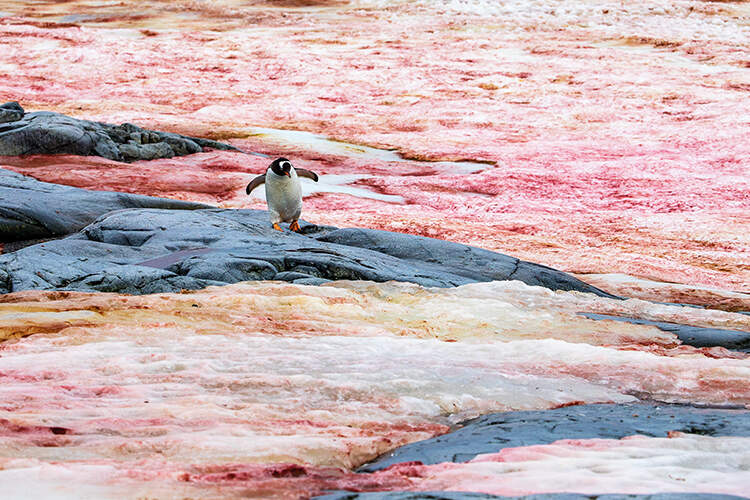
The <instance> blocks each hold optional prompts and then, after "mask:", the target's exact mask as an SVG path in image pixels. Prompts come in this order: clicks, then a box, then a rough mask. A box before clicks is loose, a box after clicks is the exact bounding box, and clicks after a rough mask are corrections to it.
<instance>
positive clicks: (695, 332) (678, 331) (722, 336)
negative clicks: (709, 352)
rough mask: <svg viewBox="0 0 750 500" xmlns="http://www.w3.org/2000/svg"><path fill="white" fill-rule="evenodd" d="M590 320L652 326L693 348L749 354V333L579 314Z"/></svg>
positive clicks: (602, 315) (607, 315) (606, 315)
mask: <svg viewBox="0 0 750 500" xmlns="http://www.w3.org/2000/svg"><path fill="white" fill-rule="evenodd" d="M581 314H582V315H583V316H585V317H587V318H591V319H605V320H606V319H609V320H614V321H624V322H627V323H632V324H634V325H652V326H655V327H656V328H658V329H660V330H663V331H665V332H671V333H674V334H675V335H677V337H678V338H679V339H680V340H681V341H683V342H684V343H686V344H689V345H692V346H695V347H714V346H723V347H726V348H727V349H733V350H736V351H743V352H750V332H743V331H740V330H724V329H721V328H701V327H699V326H690V325H681V324H679V323H669V322H665V321H649V320H647V319H639V318H626V317H622V316H614V315H612V314H593V313H581Z"/></svg>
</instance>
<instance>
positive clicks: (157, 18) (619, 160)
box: [0, 0, 750, 291]
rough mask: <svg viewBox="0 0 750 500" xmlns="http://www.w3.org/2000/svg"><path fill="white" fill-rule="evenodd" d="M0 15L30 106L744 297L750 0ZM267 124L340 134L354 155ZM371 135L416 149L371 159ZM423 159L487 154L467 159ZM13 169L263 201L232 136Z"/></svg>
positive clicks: (363, 3)
mask: <svg viewBox="0 0 750 500" xmlns="http://www.w3.org/2000/svg"><path fill="white" fill-rule="evenodd" d="M3 9H4V10H5V11H7V12H8V13H9V14H10V16H8V17H4V18H0V33H2V37H0V44H1V45H2V50H0V68H2V70H4V71H5V72H6V73H7V74H12V75H13V78H11V79H7V80H6V81H4V83H3V85H2V87H0V94H2V95H5V96H7V98H8V99H14V100H19V101H21V103H22V104H23V105H24V106H25V107H26V108H28V109H30V110H33V109H50V110H55V111H61V112H66V113H69V114H73V115H75V116H78V117H82V118H88V119H98V120H105V121H109V122H123V121H131V122H134V123H137V124H139V125H142V126H147V127H151V128H159V129H166V130H170V131H175V132H182V133H187V134H190V135H201V136H210V137H213V138H218V139H225V140H229V141H230V142H232V143H233V144H235V145H238V146H241V147H246V148H248V149H257V150H261V151H263V152H266V153H269V154H272V155H273V154H284V155H287V156H289V157H291V158H292V160H293V161H298V162H300V163H301V164H302V165H303V166H306V167H308V168H311V169H314V170H316V171H319V172H321V173H323V174H324V175H342V176H350V177H342V179H350V180H349V181H346V182H350V183H354V186H351V185H350V186H347V188H351V189H346V190H342V189H339V191H341V192H339V193H337V192H336V190H335V189H329V190H328V192H317V193H315V195H314V196H312V197H310V198H309V199H308V200H307V201H306V208H305V216H306V217H307V218H308V219H309V220H311V221H313V222H321V223H329V224H337V225H360V226H367V227H374V228H380V229H389V230H395V231H404V232H411V233H416V234H421V235H425V236H433V237H438V238H444V239H449V240H454V241H460V242H463V243H470V244H476V245H479V246H482V247H485V248H489V249H493V250H499V251H504V252H507V253H511V254H513V255H516V256H519V257H521V258H524V259H527V260H532V261H536V262H541V263H544V264H548V265H551V266H553V267H557V268H560V269H563V270H567V271H573V272H579V273H623V274H628V275H632V276H640V277H644V278H648V279H652V280H657V281H670V282H678V283H687V284H692V285H703V286H712V287H718V288H724V289H729V290H738V291H742V290H743V289H744V288H746V286H747V283H748V282H750V274H749V273H750V271H749V270H748V269H747V266H746V261H747V255H748V253H749V252H750V241H749V240H748V236H747V235H748V227H750V219H749V218H748V215H747V214H748V213H750V197H749V196H748V192H750V184H749V183H750V175H748V172H749V171H750V168H749V167H750V165H748V160H747V159H748V158H750V140H748V139H749V138H750V122H748V121H747V120H746V119H744V118H743V117H746V116H750V108H749V106H750V104H749V103H750V100H749V99H748V98H747V97H748V93H747V92H748V90H747V89H748V88H750V86H749V85H750V68H749V67H748V61H747V56H746V54H747V53H749V52H750V11H749V10H748V8H747V6H746V5H745V4H742V3H739V4H737V3H722V4H713V3H711V4H706V3H702V2H698V3H696V2H683V1H667V2H663V1H658V2H657V1H645V2H638V3H637V4H628V5H623V4H622V3H621V2H612V1H611V0H595V1H593V2H586V3H585V4H580V2H574V1H572V0H544V1H523V2H522V1H512V2H503V3H502V4H498V3H497V2H488V1H478V2H462V1H453V2H450V1H442V0H421V1H417V2H399V1H393V2H385V1H375V0H372V1H371V0H360V1H356V0H355V1H353V2H325V3H322V4H320V3H315V5H308V4H307V3H304V2H303V4H297V3H295V2H291V3H289V4H284V5H283V6H281V7H279V6H278V4H277V3H268V2H262V1H259V2H251V3H243V4H241V5H240V4H237V3H235V2H229V1H227V2H213V3H212V5H211V6H210V7H209V6H207V5H203V4H201V6H196V5H195V4H194V3H191V2H152V3H150V4H149V5H139V7H138V12H137V15H134V14H133V12H132V8H131V7H127V6H122V5H120V6H118V5H111V6H108V7H107V8H106V12H102V11H101V9H102V7H101V6H99V5H98V4H94V3H92V2H90V1H86V0H85V1H73V2H52V3H40V4H34V5H33V6H29V5H28V4H26V3H22V2H6V3H5V6H4V7H3ZM365 23H366V24H365ZM364 26H367V29H363V27H364ZM657 75H658V76H657ZM258 127H267V129H265V130H266V133H264V132H262V131H261V130H260V129H259V128H258ZM270 129H284V130H303V131H308V132H312V133H314V134H321V135H323V136H325V137H329V138H332V139H336V140H340V141H346V143H348V145H349V152H350V154H346V153H345V152H342V151H341V150H339V151H333V150H332V149H330V148H322V146H321V145H320V144H319V143H305V142H304V141H303V143H299V142H298V139H290V140H288V141H286V142H284V141H283V140H282V141H280V140H279V139H278V137H275V136H274V135H275V134H274V133H273V131H272V130H270ZM346 143H343V144H345V145H346ZM340 144H341V143H340ZM362 144H367V145H370V146H374V147H379V148H386V149H397V150H398V151H400V152H401V153H402V154H403V155H404V157H406V158H411V159H412V160H407V161H389V160H388V159H387V158H384V157H383V156H382V155H379V154H375V153H374V152H373V151H369V152H367V153H366V154H359V153H357V145H362ZM340 149H341V148H340ZM417 159H422V160H431V161H432V160H463V159H468V160H481V161H485V162H487V163H486V164H480V167H481V165H484V167H486V168H484V167H482V168H479V169H478V171H476V172H474V173H467V172H466V170H464V169H463V168H462V167H460V166H454V167H453V168H452V169H451V166H450V165H448V164H444V165H442V166H441V167H438V166H437V165H436V164H435V163H433V162H431V161H430V162H427V161H416V160H417ZM55 161H58V164H57V165H55ZM1 163H2V164H3V165H7V166H9V168H13V169H15V170H18V171H21V172H24V173H28V174H29V175H32V176H35V177H37V178H40V179H42V180H49V181H52V182H61V183H69V184H72V185H76V186H87V187H93V188H99V189H110V190H127V191H129V192H140V193H144V194H154V195H162V196H170V197H177V198H181V199H190V200H195V201H202V202H209V203H216V204H220V205H222V206H225V207H237V206H244V207H253V208H262V207H263V203H262V202H260V201H259V200H257V199H249V200H248V199H247V198H246V197H245V196H244V194H243V193H242V189H241V188H242V184H243V183H246V179H247V177H246V176H247V175H248V174H251V173H257V172H260V171H262V169H263V168H264V167H265V165H263V162H262V161H260V160H258V159H256V158H251V157H245V156H244V155H238V154H236V153H226V152H214V153H207V154H204V155H197V156H195V157H190V158H180V159H173V160H161V161H157V162H152V163H141V164H136V165H127V166H126V165H116V164H110V163H107V162H102V161H99V162H97V161H95V160H77V159H73V158H60V159H58V160H55V159H40V158H29V159H21V160H5V161H3V162H1ZM74 164H77V165H78V166H74ZM120 170H122V172H119V171H120ZM176 172H179V174H177V173H176ZM130 181H132V182H130ZM368 192H369V193H373V192H377V193H378V194H380V195H385V197H383V196H381V197H380V199H373V198H372V197H371V196H370V197H365V198H363V197H362V195H365V194H366V193H368Z"/></svg>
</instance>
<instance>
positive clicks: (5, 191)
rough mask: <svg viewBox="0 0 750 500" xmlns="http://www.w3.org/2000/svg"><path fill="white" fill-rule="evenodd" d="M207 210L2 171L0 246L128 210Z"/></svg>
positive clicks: (68, 229) (78, 226)
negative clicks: (121, 210)
mask: <svg viewBox="0 0 750 500" xmlns="http://www.w3.org/2000/svg"><path fill="white" fill-rule="evenodd" d="M207 207H208V205H203V204H200V203H190V202H186V201H178V200H169V199H166V198H154V197H151V196H141V195H136V194H125V193H114V192H109V191H90V190H87V189H79V188H74V187H69V186H61V185H59V184H50V183H47V182H40V181H37V180H36V179H32V178H31V177H27V176H25V175H21V174H18V173H16V172H12V171H10V170H5V169H0V242H13V241H16V242H22V241H26V240H35V239H42V238H52V237H58V236H63V235H68V234H71V233H75V232H76V231H78V230H80V229H82V228H83V227H84V226H86V225H88V224H90V223H91V222H93V221H94V220H95V219H96V218H97V217H99V216H100V215H102V214H105V213H107V212H111V211H113V210H120V209H124V208H167V209H173V210H177V209H180V210H195V209H198V208H207ZM7 250H8V249H7V248H6V251H7Z"/></svg>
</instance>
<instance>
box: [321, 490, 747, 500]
mask: <svg viewBox="0 0 750 500" xmlns="http://www.w3.org/2000/svg"><path fill="white" fill-rule="evenodd" d="M465 498H467V499H477V500H481V499H505V500H683V499H685V500H732V499H740V498H742V497H738V496H734V495H714V494H711V493H656V494H653V495H616V494H614V495H613V494H608V495H585V494H578V493H543V494H538V495H523V496H513V497H507V496H498V495H487V494H484V493H467V492H464V491H456V492H451V491H434V492H431V491H421V492H411V491H394V492H390V491H389V492H373V493H351V492H340V493H331V494H328V495H323V496H319V497H316V499H317V500H463V499H465Z"/></svg>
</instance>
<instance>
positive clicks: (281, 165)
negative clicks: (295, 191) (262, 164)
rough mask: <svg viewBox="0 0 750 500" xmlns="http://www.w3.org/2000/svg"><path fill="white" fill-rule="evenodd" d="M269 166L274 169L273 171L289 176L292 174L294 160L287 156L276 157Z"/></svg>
mask: <svg viewBox="0 0 750 500" xmlns="http://www.w3.org/2000/svg"><path fill="white" fill-rule="evenodd" d="M268 168H270V169H271V170H273V173H274V174H276V175H280V176H281V175H286V176H287V177H291V176H292V162H290V161H289V160H287V159H286V158H276V159H275V160H274V161H273V163H271V165H269V167H268Z"/></svg>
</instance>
